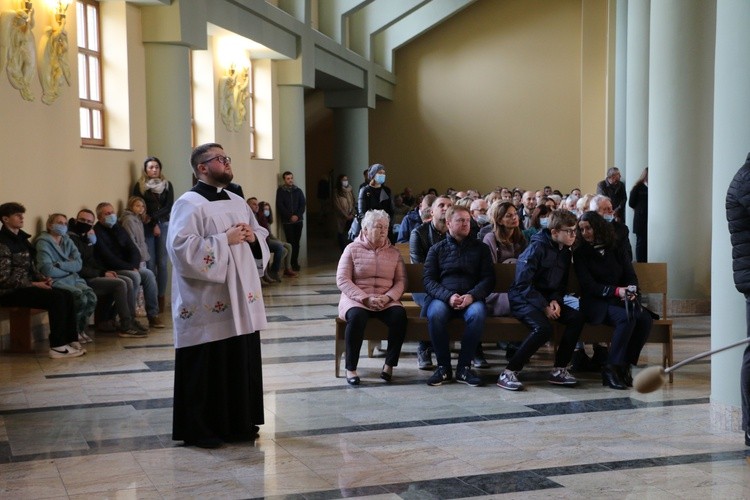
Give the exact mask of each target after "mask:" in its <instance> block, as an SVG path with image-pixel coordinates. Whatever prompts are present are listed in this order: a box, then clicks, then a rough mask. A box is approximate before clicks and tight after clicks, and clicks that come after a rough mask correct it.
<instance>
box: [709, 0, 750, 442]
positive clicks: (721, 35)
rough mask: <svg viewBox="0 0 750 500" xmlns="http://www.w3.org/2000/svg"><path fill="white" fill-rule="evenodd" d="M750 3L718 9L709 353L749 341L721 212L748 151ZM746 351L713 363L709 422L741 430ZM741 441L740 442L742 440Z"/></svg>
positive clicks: (734, 1) (730, 0) (738, 0)
mask: <svg viewBox="0 0 750 500" xmlns="http://www.w3.org/2000/svg"><path fill="white" fill-rule="evenodd" d="M748 22H750V2H747V1H746V0H722V1H721V2H718V3H717V7H716V65H715V75H714V78H715V83H714V86H715V90H714V120H713V121H714V151H713V182H712V192H711V198H712V199H713V200H714V202H713V206H714V207H715V210H714V213H713V214H712V224H711V227H712V238H711V240H712V242H713V244H712V247H711V348H712V349H713V348H716V347H720V346H723V345H726V344H730V343H732V342H735V341H738V340H741V339H743V338H744V337H745V332H746V325H745V301H744V298H743V296H742V295H741V294H740V293H739V292H737V290H736V289H735V288H734V281H733V279H732V253H731V252H732V250H731V245H730V243H729V231H728V229H727V221H726V215H725V212H724V210H723V208H724V199H725V197H726V192H727V188H728V187H729V182H730V180H731V179H732V177H733V176H734V174H735V173H736V172H737V170H738V169H739V167H740V166H741V165H742V164H743V163H744V161H745V158H746V156H747V153H748V151H750V141H748V138H750V120H748V119H747V117H748V116H750V95H749V94H750V40H748V38H747V25H748ZM741 363H742V349H732V350H730V351H726V352H723V353H720V354H717V355H716V356H714V357H713V359H712V362H711V420H712V423H713V424H714V425H715V426H717V427H719V428H721V429H731V430H739V429H740V425H741V412H740V405H741V399H740V381H739V374H740V366H741ZM740 439H741V438H740Z"/></svg>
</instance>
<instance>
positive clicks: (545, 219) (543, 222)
mask: <svg viewBox="0 0 750 500" xmlns="http://www.w3.org/2000/svg"><path fill="white" fill-rule="evenodd" d="M539 225H540V226H542V229H544V228H546V227H549V217H542V218H541V219H539Z"/></svg>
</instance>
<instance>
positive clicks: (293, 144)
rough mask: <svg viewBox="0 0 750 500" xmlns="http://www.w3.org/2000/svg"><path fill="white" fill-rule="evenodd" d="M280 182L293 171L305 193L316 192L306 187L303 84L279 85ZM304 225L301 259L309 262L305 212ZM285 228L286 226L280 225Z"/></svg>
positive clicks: (307, 223)
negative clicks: (286, 174)
mask: <svg viewBox="0 0 750 500" xmlns="http://www.w3.org/2000/svg"><path fill="white" fill-rule="evenodd" d="M279 151H280V153H279V184H281V182H282V179H281V174H282V173H283V172H285V171H287V170H288V171H290V172H292V173H293V174H294V183H295V184H296V185H297V186H298V187H299V188H300V189H301V190H302V191H303V192H304V193H305V198H307V200H308V204H309V201H310V196H308V194H311V195H313V197H314V195H315V191H309V192H308V189H307V187H306V186H307V183H306V179H305V96H304V88H303V87H302V86H300V85H279ZM304 220H305V224H304V226H303V227H304V229H303V231H302V238H301V239H300V251H299V262H300V265H303V266H304V265H307V229H308V227H309V225H310V219H309V218H308V217H307V212H306V213H305V217H304ZM279 229H280V230H282V231H283V226H281V225H279Z"/></svg>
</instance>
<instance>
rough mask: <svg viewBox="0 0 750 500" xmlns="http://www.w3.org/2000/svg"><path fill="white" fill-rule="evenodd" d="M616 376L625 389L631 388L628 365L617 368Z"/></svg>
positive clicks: (631, 382)
mask: <svg viewBox="0 0 750 500" xmlns="http://www.w3.org/2000/svg"><path fill="white" fill-rule="evenodd" d="M617 375H619V376H620V381H621V382H622V383H623V384H624V385H625V387H633V372H632V369H631V368H630V364H627V365H626V366H619V367H618V372H617Z"/></svg>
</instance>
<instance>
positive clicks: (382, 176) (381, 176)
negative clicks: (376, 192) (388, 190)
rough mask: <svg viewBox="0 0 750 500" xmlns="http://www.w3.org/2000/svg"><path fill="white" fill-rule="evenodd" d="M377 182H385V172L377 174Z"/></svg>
mask: <svg viewBox="0 0 750 500" xmlns="http://www.w3.org/2000/svg"><path fill="white" fill-rule="evenodd" d="M375 182H377V183H378V184H385V174H376V175H375Z"/></svg>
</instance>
